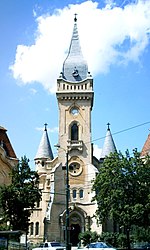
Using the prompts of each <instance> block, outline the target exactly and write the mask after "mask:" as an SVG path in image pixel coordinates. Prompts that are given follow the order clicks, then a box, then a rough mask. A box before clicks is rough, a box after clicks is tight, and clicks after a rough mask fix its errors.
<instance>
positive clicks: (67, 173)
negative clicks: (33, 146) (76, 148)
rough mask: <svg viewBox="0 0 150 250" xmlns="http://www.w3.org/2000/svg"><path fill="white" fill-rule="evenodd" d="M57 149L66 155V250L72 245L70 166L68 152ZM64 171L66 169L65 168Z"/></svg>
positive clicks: (58, 146)
mask: <svg viewBox="0 0 150 250" xmlns="http://www.w3.org/2000/svg"><path fill="white" fill-rule="evenodd" d="M55 147H57V148H60V149H62V150H64V151H65V153H66V166H65V170H66V225H65V242H66V250H70V249H71V245H70V227H69V195H70V186H69V166H68V150H65V149H64V148H61V147H60V145H59V144H57V145H55ZM63 169H64V167H63Z"/></svg>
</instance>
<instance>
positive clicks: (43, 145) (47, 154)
mask: <svg viewBox="0 0 150 250" xmlns="http://www.w3.org/2000/svg"><path fill="white" fill-rule="evenodd" d="M47 125H48V124H47V123H45V124H44V132H43V135H42V138H41V141H40V144H39V148H38V151H37V154H36V157H35V159H43V158H44V159H51V160H53V158H54V157H53V153H52V149H51V144H50V141H49V138H48V133H47Z"/></svg>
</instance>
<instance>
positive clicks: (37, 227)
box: [35, 222, 39, 235]
mask: <svg viewBox="0 0 150 250" xmlns="http://www.w3.org/2000/svg"><path fill="white" fill-rule="evenodd" d="M35 235H39V222H36V224H35Z"/></svg>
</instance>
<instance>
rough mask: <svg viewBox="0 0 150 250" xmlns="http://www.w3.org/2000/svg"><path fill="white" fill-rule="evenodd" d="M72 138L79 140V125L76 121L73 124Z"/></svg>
mask: <svg viewBox="0 0 150 250" xmlns="http://www.w3.org/2000/svg"><path fill="white" fill-rule="evenodd" d="M71 140H72V141H77V140H78V125H77V123H74V124H73V125H72V126H71Z"/></svg>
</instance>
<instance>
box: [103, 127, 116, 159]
mask: <svg viewBox="0 0 150 250" xmlns="http://www.w3.org/2000/svg"><path fill="white" fill-rule="evenodd" d="M115 152H117V149H116V146H115V143H114V140H113V137H112V134H111V131H110V123H107V132H106V137H105V141H104V146H103V148H102V153H101V156H100V162H103V160H104V159H105V157H106V156H109V154H110V153H115Z"/></svg>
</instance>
